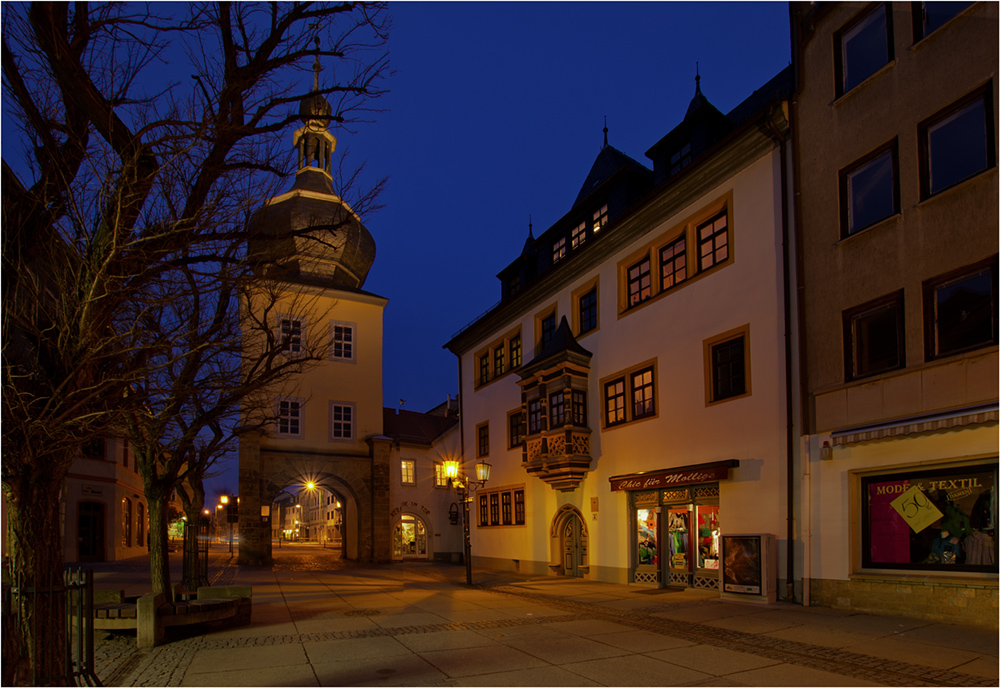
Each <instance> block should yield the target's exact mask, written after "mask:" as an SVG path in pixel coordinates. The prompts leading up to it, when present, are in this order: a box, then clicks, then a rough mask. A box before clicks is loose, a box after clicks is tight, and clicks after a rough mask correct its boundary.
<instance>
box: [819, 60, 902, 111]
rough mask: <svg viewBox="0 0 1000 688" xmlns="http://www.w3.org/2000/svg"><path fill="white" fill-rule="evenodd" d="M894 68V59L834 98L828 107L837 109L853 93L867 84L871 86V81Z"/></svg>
mask: <svg viewBox="0 0 1000 688" xmlns="http://www.w3.org/2000/svg"><path fill="white" fill-rule="evenodd" d="M895 66H896V60H895V59H892V60H889V61H888V62H886V63H885V64H884V65H882V66H881V67H879V69H878V70H877V71H876V72H874V73H873V74H872V75H871V76H869V77H868V78H867V79H865V80H864V81H862V82H861V83H860V84H858V85H857V86H855V87H854V88H852V89H851V90H850V91H847V92H846V93H842V94H840V95H839V96H837V97H836V98H834V99H833V102H832V103H830V105H832V106H833V107H839V106H840V105H841V104H842V103H843V102H845V101H847V100H849V99H850V97H851V96H853V95H854V94H855V93H857V92H858V91H862V90H864V89H865V87H866V86H868V85H869V84H871V83H872V82H873V81H875V80H876V79H878V77H879V76H881V75H882V74H884V73H885V72H888V71H889V70H890V69H891V68H893V67H895Z"/></svg>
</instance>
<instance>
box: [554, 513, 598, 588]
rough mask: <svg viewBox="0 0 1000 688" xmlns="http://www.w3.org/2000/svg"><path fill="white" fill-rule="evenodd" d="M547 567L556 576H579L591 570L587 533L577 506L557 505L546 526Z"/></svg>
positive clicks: (585, 523)
mask: <svg viewBox="0 0 1000 688" xmlns="http://www.w3.org/2000/svg"><path fill="white" fill-rule="evenodd" d="M549 551H550V558H549V569H550V570H552V571H553V572H554V573H555V574H556V575H558V576H572V577H577V578H582V577H583V576H585V575H587V574H589V573H590V556H589V554H588V553H589V551H590V533H589V532H588V531H587V522H586V521H585V520H584V519H583V514H581V513H580V510H579V509H577V508H576V507H575V506H573V505H571V504H566V505H564V506H562V507H560V508H559V510H558V511H557V512H556V513H555V516H553V517H552V526H551V528H550V529H549Z"/></svg>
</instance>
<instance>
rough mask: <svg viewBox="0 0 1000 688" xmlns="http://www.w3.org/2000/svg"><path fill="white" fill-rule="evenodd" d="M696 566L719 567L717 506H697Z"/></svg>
mask: <svg viewBox="0 0 1000 688" xmlns="http://www.w3.org/2000/svg"><path fill="white" fill-rule="evenodd" d="M698 568H700V569H714V570H718V568H719V507H717V506H699V507H698Z"/></svg>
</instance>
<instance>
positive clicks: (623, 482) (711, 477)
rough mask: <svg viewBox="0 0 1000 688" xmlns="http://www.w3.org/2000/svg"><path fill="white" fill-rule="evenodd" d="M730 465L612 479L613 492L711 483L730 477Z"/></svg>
mask: <svg viewBox="0 0 1000 688" xmlns="http://www.w3.org/2000/svg"><path fill="white" fill-rule="evenodd" d="M729 468H730V464H729V463H728V462H727V463H726V464H725V465H721V466H705V467H695V468H692V469H686V470H680V471H674V472H665V471H664V472H657V473H650V474H642V473H639V474H636V475H630V476H622V477H618V478H611V489H612V491H617V490H656V489H659V488H662V487H674V486H677V485H692V484H694V483H709V482H713V481H716V480H723V479H725V478H728V477H729Z"/></svg>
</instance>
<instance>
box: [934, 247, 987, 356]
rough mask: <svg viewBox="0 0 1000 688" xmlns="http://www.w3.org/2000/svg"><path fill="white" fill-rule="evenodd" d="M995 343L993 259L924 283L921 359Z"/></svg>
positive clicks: (971, 349) (947, 354)
mask: <svg viewBox="0 0 1000 688" xmlns="http://www.w3.org/2000/svg"><path fill="white" fill-rule="evenodd" d="M996 343H997V257H996V256H993V257H992V258H989V259H987V260H985V261H980V262H978V263H975V264H973V265H969V266H966V267H964V268H960V269H958V270H954V271H952V272H949V273H947V274H944V275H941V276H940V277H936V278H934V279H931V280H927V281H926V282H924V357H925V358H926V359H927V360H932V359H935V358H938V357H940V356H949V355H951V354H957V353H961V352H963V351H973V350H975V349H979V348H982V347H984V346H990V345H992V344H996Z"/></svg>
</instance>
